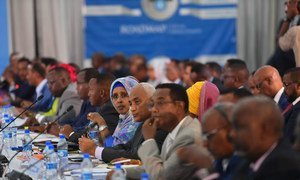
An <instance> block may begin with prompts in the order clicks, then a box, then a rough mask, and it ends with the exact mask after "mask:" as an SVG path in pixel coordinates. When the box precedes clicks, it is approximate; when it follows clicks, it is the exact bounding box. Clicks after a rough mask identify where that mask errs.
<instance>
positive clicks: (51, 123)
mask: <svg viewBox="0 0 300 180" xmlns="http://www.w3.org/2000/svg"><path fill="white" fill-rule="evenodd" d="M73 108H74V107H73V106H72V105H71V106H69V107H68V109H67V110H66V111H65V112H64V113H63V114H61V115H60V116H58V117H57V118H56V119H55V120H54V121H52V122H50V123H49V124H48V125H47V127H46V128H45V129H44V131H42V132H41V133H39V134H38V135H37V136H35V137H34V138H32V139H31V140H30V141H29V142H28V143H27V144H26V145H25V146H27V145H28V144H30V143H32V142H33V141H34V140H36V139H37V138H38V137H39V136H40V135H42V134H43V133H45V132H46V131H47V130H48V127H50V126H51V125H53V124H54V123H56V122H57V121H58V120H59V119H60V118H62V117H63V116H64V115H66V114H67V113H68V112H70V111H71V110H72V109H73ZM20 152H22V150H19V151H17V152H16V153H15V154H14V155H13V156H12V157H11V158H10V160H9V161H8V164H7V168H9V165H10V163H11V161H12V160H13V159H14V157H16V156H17V155H18V154H19V153H20ZM35 164H36V163H34V165H35ZM31 167H32V166H29V167H28V168H26V169H25V171H26V170H27V169H29V168H31ZM25 171H24V172H25ZM24 172H22V173H20V172H17V171H12V172H11V173H12V174H13V175H12V176H11V177H14V178H16V177H15V175H17V178H19V177H20V176H24V174H23V173H24ZM8 174H10V173H8Z"/></svg>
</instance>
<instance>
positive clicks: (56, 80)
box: [36, 67, 82, 125]
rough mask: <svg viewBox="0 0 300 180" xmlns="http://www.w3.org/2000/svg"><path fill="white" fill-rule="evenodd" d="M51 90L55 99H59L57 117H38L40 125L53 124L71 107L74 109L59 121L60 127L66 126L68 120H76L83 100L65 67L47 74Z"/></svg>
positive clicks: (56, 68)
mask: <svg viewBox="0 0 300 180" xmlns="http://www.w3.org/2000/svg"><path fill="white" fill-rule="evenodd" d="M47 81H48V86H49V89H50V91H51V93H52V95H53V96H54V97H59V101H58V105H57V113H56V116H42V115H41V116H36V118H37V121H38V122H39V123H40V124H43V123H46V122H52V121H54V120H56V119H57V117H59V116H60V115H61V114H63V113H64V112H65V111H66V110H67V109H68V107H69V106H71V105H72V106H73V107H74V108H73V109H72V110H71V111H70V112H69V113H68V114H66V115H65V116H63V117H61V118H60V119H59V121H58V124H59V125H64V124H65V123H66V122H65V121H66V120H69V119H74V118H75V117H76V115H77V114H78V113H79V111H80V108H81V104H82V100H81V99H80V98H79V96H78V94H77V91H76V86H75V84H73V83H72V82H71V78H70V75H69V72H68V71H67V70H66V69H65V68H63V67H55V68H53V69H51V70H50V71H49V72H48V74H47Z"/></svg>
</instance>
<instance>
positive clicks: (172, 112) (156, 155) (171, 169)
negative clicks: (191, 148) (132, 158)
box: [125, 84, 201, 179]
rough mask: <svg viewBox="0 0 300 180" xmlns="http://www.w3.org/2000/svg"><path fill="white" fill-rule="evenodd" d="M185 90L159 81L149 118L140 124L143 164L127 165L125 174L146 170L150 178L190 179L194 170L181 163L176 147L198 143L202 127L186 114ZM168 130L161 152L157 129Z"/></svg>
mask: <svg viewBox="0 0 300 180" xmlns="http://www.w3.org/2000/svg"><path fill="white" fill-rule="evenodd" d="M188 108H189V101H188V96H187V93H186V90H185V89H184V88H183V87H182V86H181V85H178V84H160V85H158V86H157V87H156V91H155V93H154V95H153V96H152V98H151V101H150V103H149V109H150V110H151V114H152V119H149V120H147V121H146V122H145V123H144V125H143V129H142V132H143V136H144V138H145V142H143V143H142V145H141V146H140V147H139V149H138V155H139V157H140V158H141V160H142V163H143V166H140V167H135V168H126V169H125V171H126V172H127V177H128V178H132V179H138V178H139V177H140V174H141V173H143V172H147V173H148V174H149V175H150V179H191V178H192V177H193V174H194V172H195V170H196V167H195V166H194V165H192V164H186V163H182V162H181V161H180V160H179V159H178V156H177V154H176V151H177V149H179V148H181V147H185V146H187V145H191V144H195V143H196V144H201V138H200V137H201V136H200V135H201V126H200V123H199V120H198V119H195V118H192V117H191V116H189V112H188ZM158 128H161V129H163V130H165V131H166V132H168V135H167V137H166V139H165V141H164V143H163V146H162V149H161V151H160V150H159V148H158V146H157V142H156V141H155V140H154V136H155V134H156V130H157V129H158Z"/></svg>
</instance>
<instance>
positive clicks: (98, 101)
mask: <svg viewBox="0 0 300 180" xmlns="http://www.w3.org/2000/svg"><path fill="white" fill-rule="evenodd" d="M114 80H115V77H114V76H113V75H112V74H108V73H102V74H97V76H96V78H92V79H91V80H90V81H89V93H88V96H89V101H90V103H91V105H92V106H95V107H97V112H90V113H89V114H88V116H87V118H88V119H89V120H90V121H91V122H90V123H96V124H97V125H98V128H99V131H100V140H102V139H106V138H107V137H109V136H110V135H112V134H113V133H114V131H115V129H116V126H117V124H118V119H119V114H118V112H117V111H116V109H115V108H114V107H113V104H112V102H111V101H110V97H109V90H110V86H111V84H112V82H113V81H114ZM86 133H88V127H86V128H84V129H83V130H81V131H78V132H72V133H70V135H69V141H71V142H74V143H78V138H80V137H81V136H82V135H84V134H86ZM101 144H103V142H101Z"/></svg>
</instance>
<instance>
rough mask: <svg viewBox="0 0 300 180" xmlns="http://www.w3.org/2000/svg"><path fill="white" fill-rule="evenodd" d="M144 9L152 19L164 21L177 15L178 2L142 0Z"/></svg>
mask: <svg viewBox="0 0 300 180" xmlns="http://www.w3.org/2000/svg"><path fill="white" fill-rule="evenodd" d="M142 8H143V10H144V12H145V14H146V15H147V16H148V17H149V18H150V19H153V20H156V21H164V20H167V19H169V18H171V17H172V16H173V15H174V14H175V13H176V10H177V8H178V0H142Z"/></svg>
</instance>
